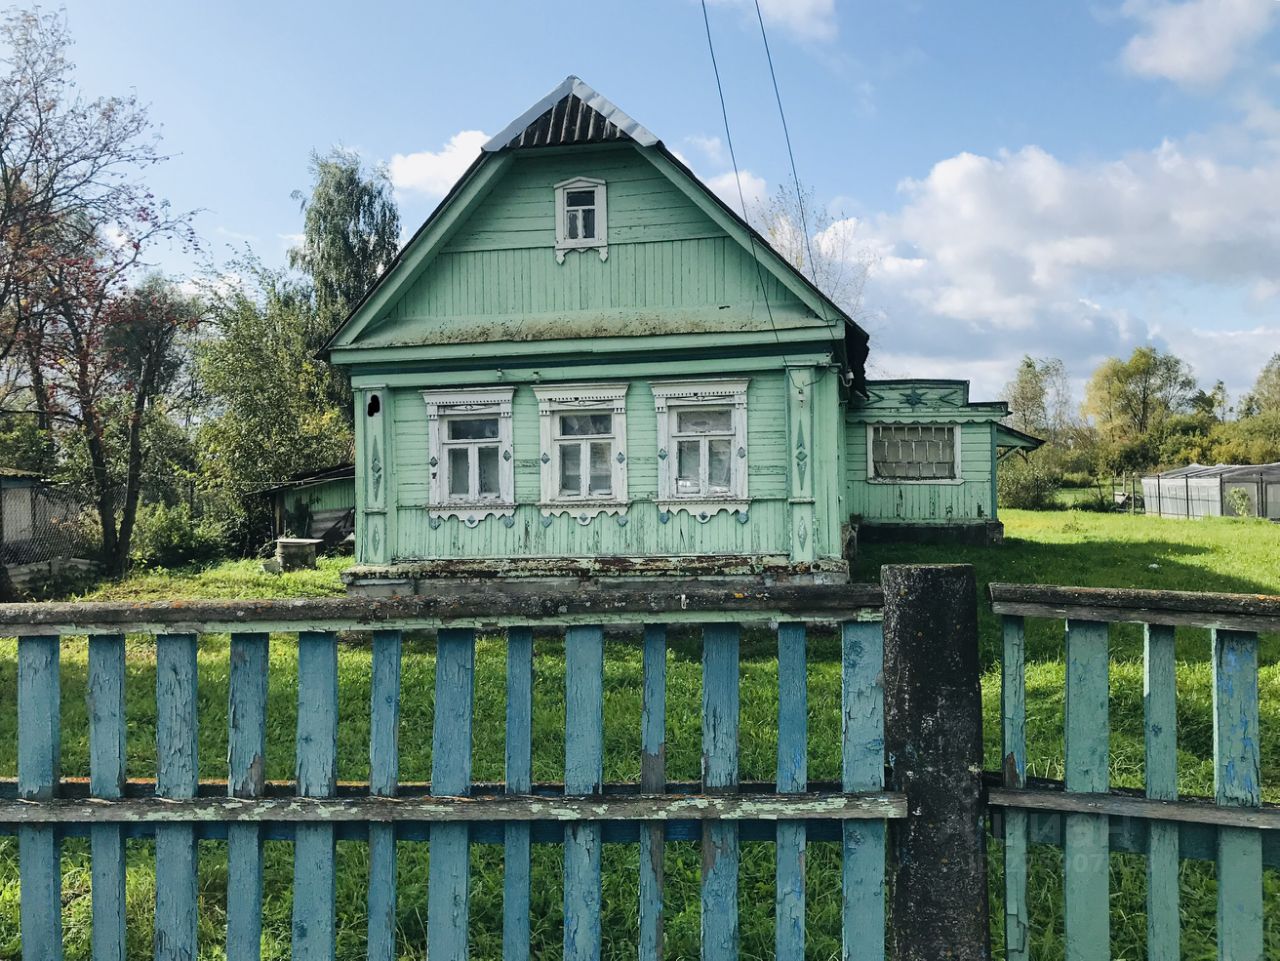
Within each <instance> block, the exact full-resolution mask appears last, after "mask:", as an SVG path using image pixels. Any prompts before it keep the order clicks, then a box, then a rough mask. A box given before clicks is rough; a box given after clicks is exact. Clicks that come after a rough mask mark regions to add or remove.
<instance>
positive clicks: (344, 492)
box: [261, 464, 356, 548]
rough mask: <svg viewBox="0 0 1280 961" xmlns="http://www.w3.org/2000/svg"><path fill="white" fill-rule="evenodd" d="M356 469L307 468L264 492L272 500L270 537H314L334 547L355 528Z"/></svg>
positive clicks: (341, 465)
mask: <svg viewBox="0 0 1280 961" xmlns="http://www.w3.org/2000/svg"><path fill="white" fill-rule="evenodd" d="M355 475H356V468H355V465H354V464H339V465H337V466H335V467H324V468H320V469H318V470H313V471H307V472H305V473H302V474H298V475H296V476H295V477H291V478H290V479H289V480H287V481H285V482H283V483H281V484H276V485H274V486H272V487H268V488H266V489H265V490H263V491H261V493H262V494H263V495H264V496H265V497H267V498H268V499H269V500H270V502H271V528H272V529H271V536H272V537H275V538H281V537H314V538H318V539H320V540H323V541H324V542H325V546H326V547H328V548H333V547H336V546H338V545H339V544H341V543H342V542H343V541H345V540H346V539H347V538H348V537H349V536H351V534H352V533H353V532H354V531H355V513H356V482H355Z"/></svg>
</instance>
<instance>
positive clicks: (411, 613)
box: [0, 584, 906, 961]
mask: <svg viewBox="0 0 1280 961" xmlns="http://www.w3.org/2000/svg"><path fill="white" fill-rule="evenodd" d="M880 603H881V601H880V595H879V591H878V589H877V588H873V587H852V588H851V587H847V586H846V587H839V588H834V587H831V588H828V587H808V588H802V587H792V588H773V589H760V590H758V591H753V592H741V591H739V592H731V591H725V590H718V589H714V588H707V587H700V586H697V585H694V584H690V585H689V586H687V587H683V588H676V589H674V590H673V589H671V588H670V587H668V588H665V589H663V591H662V592H661V593H655V592H654V591H652V590H649V591H640V590H630V591H629V590H626V589H614V590H609V591H596V592H587V591H578V592H573V593H566V594H564V595H563V596H560V595H557V596H554V597H548V596H547V595H545V594H544V595H538V596H537V597H536V598H532V597H530V596H527V595H519V594H511V595H502V594H495V593H493V592H489V593H475V594H465V593H464V594H442V595H440V596H437V597H432V598H416V599H403V600H401V599H395V600H388V601H377V600H368V599H337V600H309V601H282V602H185V603H173V604H164V603H157V604H145V605H135V604H115V603H104V604H76V605H39V606H23V605H11V606H3V607H0V633H4V634H8V635H10V636H15V635H16V636H18V638H19V640H18V704H17V710H18V716H19V745H18V748H19V768H18V779H17V784H16V797H15V796H14V795H13V794H12V793H11V794H9V795H8V796H7V798H6V799H0V825H4V829H7V830H9V831H10V832H14V831H16V833H17V835H18V839H19V859H20V871H21V924H22V952H23V957H24V958H25V959H29V961H37V959H39V961H50V959H58V958H60V957H61V956H62V898H61V877H60V845H61V839H62V838H63V837H65V836H69V835H82V834H85V833H88V834H89V836H90V838H91V856H92V915H93V921H92V923H93V929H92V948H93V957H94V958H95V959H98V961H108V959H110V961H115V959H123V958H124V957H125V934H126V924H125V922H126V914H125V901H124V895H125V859H124V844H125V840H126V838H129V837H139V836H142V837H146V836H154V838H155V857H156V862H155V870H156V914H155V939H154V946H155V948H154V952H155V957H156V958H158V959H189V958H194V957H196V956H197V954H198V953H199V949H200V946H199V945H198V944H197V938H196V934H197V910H198V892H197V866H198V865H197V852H198V841H200V840H205V839H210V838H214V839H218V840H223V839H225V844H226V847H227V857H228V872H229V883H228V886H227V931H226V956H227V958H229V959H231V961H242V959H257V958H259V956H260V946H261V939H262V899H263V887H262V877H263V847H262V842H263V839H264V838H265V837H273V838H278V837H283V838H287V839H291V840H292V842H293V847H294V887H293V934H292V952H293V957H294V958H296V959H326V961H327V959H331V958H333V957H334V956H335V932H336V929H337V922H338V919H337V917H336V910H337V909H336V906H335V884H336V879H335V847H334V845H335V839H336V838H337V837H343V838H355V839H360V840H366V841H367V843H368V846H369V881H368V947H367V951H368V956H369V957H370V958H374V959H391V958H393V957H394V956H395V954H396V950H397V946H396V941H395V939H396V917H397V911H398V906H397V890H396V848H397V845H398V844H405V843H415V842H416V840H417V839H427V843H429V845H430V858H429V865H430V866H429V877H428V889H427V891H428V893H427V905H426V908H427V918H428V920H427V932H428V945H427V947H428V953H429V955H430V956H431V958H432V959H433V961H461V959H464V958H466V957H467V954H468V935H467V931H468V923H469V891H470V889H471V878H470V874H469V872H470V846H471V845H472V844H475V843H488V842H494V843H500V844H501V845H502V847H503V852H504V875H503V878H504V880H503V885H504V886H503V931H502V943H503V957H504V958H505V959H508V961H525V959H527V958H528V957H529V953H530V912H529V908H530V884H531V875H530V846H531V843H533V842H535V841H556V842H558V843H562V844H563V845H564V880H563V884H564V891H563V898H564V901H563V906H564V956H565V958H566V959H573V961H576V959H582V961H586V959H595V958H599V957H600V954H601V920H600V919H601V908H602V905H601V846H602V844H603V842H604V841H605V840H609V841H623V842H630V843H637V844H638V845H639V847H640V858H639V862H640V877H639V905H638V911H639V954H640V957H641V958H642V959H648V961H656V959H658V958H660V957H662V955H663V887H664V884H663V882H664V878H663V852H664V849H665V846H666V842H667V841H669V840H671V839H673V838H677V837H681V838H690V837H695V838H696V837H700V838H701V844H702V849H703V874H702V884H701V902H702V932H701V933H702V956H703V957H704V958H706V959H709V961H717V959H724V961H728V959H736V958H737V956H738V872H739V852H740V844H741V839H742V837H743V836H744V833H743V832H748V831H749V832H751V833H750V836H751V837H753V838H767V839H772V840H774V841H775V842H776V845H777V894H776V903H775V905H774V911H775V913H776V919H777V939H776V949H777V956H778V957H779V958H782V959H793V961H799V959H802V958H803V957H804V953H805V918H806V907H805V885H804V850H805V845H806V841H807V840H810V839H814V838H818V837H821V838H824V839H827V838H831V839H836V840H839V841H840V842H841V844H842V849H843V872H842V883H843V895H844V896H843V908H842V924H843V943H844V949H843V957H844V958H845V959H848V961H858V959H866V961H873V959H883V957H884V945H885V906H884V905H885V896H884V879H885V825H886V820H887V819H891V818H897V817H902V816H904V814H905V812H906V802H905V799H904V798H903V797H902V796H901V795H896V794H892V793H888V792H886V791H885V790H884V770H885V769H884V741H883V736H884V729H883V725H884V713H883V691H882V677H881V674H882V666H883V634H882V630H881V623H880V620H879V617H880ZM814 622H822V623H824V624H830V623H834V624H836V625H838V630H839V632H840V636H841V646H842V671H843V674H842V678H843V685H842V696H841V708H840V710H841V730H842V735H841V736H842V759H843V764H842V780H841V783H840V784H839V785H838V786H836V785H833V786H831V787H830V788H829V789H828V790H825V791H813V790H811V789H810V784H809V781H808V776H807V770H806V756H807V750H808V737H809V735H808V717H809V705H808V700H807V685H806V680H805V679H806V669H807V664H806V636H807V635H806V624H810V623H814ZM667 624H675V625H679V626H681V627H691V626H692V627H696V628H699V629H700V630H701V634H702V672H703V694H702V704H701V714H702V731H703V738H702V740H703V755H704V760H703V772H702V782H701V784H700V785H694V786H691V787H689V786H686V787H681V786H680V785H672V784H668V783H667V781H666V772H665V769H664V758H665V729H666V723H665V719H666V711H667V705H666V698H667V685H666V676H665V674H666V664H667V628H666V627H665V626H663V625H667ZM622 625H637V626H636V628H635V630H636V634H637V638H638V640H639V641H640V643H642V644H643V711H642V718H641V752H642V756H641V759H640V760H641V764H640V768H641V781H640V783H639V784H638V785H624V786H618V785H608V786H606V785H604V784H603V783H602V778H603V769H604V714H603V711H604V698H603V677H604V652H605V646H604V630H605V628H606V627H608V628H610V629H612V628H614V627H618V626H622ZM770 626H772V627H775V628H776V633H777V644H778V671H779V692H780V697H779V714H778V771H777V781H776V784H775V785H770V786H768V787H767V788H762V787H759V786H756V787H751V786H744V785H742V784H740V779H739V765H738V756H739V744H740V739H741V732H740V730H739V686H738V678H739V641H740V636H741V632H742V631H743V629H744V628H754V629H766V628H767V627H770ZM423 629H429V630H433V631H435V632H436V646H437V655H436V673H435V701H434V709H435V720H434V728H433V742H432V755H431V758H432V771H431V783H430V785H429V787H424V786H413V787H412V789H406V788H405V787H404V786H402V785H400V784H399V783H398V778H399V773H398V767H399V755H400V752H399V741H398V738H399V731H400V727H401V719H400V710H401V702H402V697H403V696H404V694H405V692H404V691H403V690H402V685H401V653H402V638H403V633H404V632H405V631H409V630H415V631H416V630H423ZM477 630H481V631H484V632H496V631H504V632H505V636H506V648H507V676H506V687H507V692H506V694H507V696H506V782H505V785H503V786H501V788H499V789H494V788H492V787H491V786H486V787H484V788H482V789H478V788H477V787H476V786H475V785H474V784H473V778H472V768H471V764H472V752H471V744H472V736H471V735H472V726H473V724H474V723H476V711H475V700H474V686H475V643H476V635H477ZM344 631H357V632H365V634H364V636H365V637H366V638H368V640H367V643H371V645H372V680H371V689H372V700H371V714H370V721H371V727H370V730H371V736H370V743H369V760H370V772H371V773H370V780H369V783H368V784H367V785H362V786H360V787H359V788H358V789H353V788H351V787H350V786H349V785H346V784H344V785H342V790H339V784H338V781H337V776H336V772H337V735H338V725H339V723H340V722H341V718H340V717H339V711H338V644H339V637H338V635H339V632H344ZM535 631H536V632H538V634H539V635H541V634H542V633H544V632H551V631H555V632H561V631H562V632H563V641H564V658H565V669H566V674H565V703H566V708H565V730H564V739H565V741H564V743H565V769H564V781H563V784H562V785H557V786H552V787H548V786H546V785H535V784H534V782H533V779H532V760H531V759H532V743H531V730H532V727H533V700H532V690H533V687H532V683H533V653H534V645H535V636H534V635H535ZM126 633H128V634H130V635H137V634H143V635H147V636H152V637H154V644H155V661H156V716H157V729H156V751H157V776H156V779H155V781H154V782H153V783H146V784H139V783H138V782H127V781H126V777H125V775H126V771H125V763H124V759H125V756H126V755H125V748H126V743H125V736H126V712H125V699H124V689H125V677H126V674H125V672H126V662H125V643H124V636H125V634H126ZM211 633H230V634H231V643H230V684H229V731H228V744H229V749H228V763H227V769H226V780H225V782H222V783H218V784H216V785H212V786H211V785H210V783H209V782H207V781H206V782H202V781H201V780H200V779H199V775H200V774H201V773H205V774H208V773H209V772H200V771H199V770H198V767H197V730H198V723H199V718H198V716H197V704H198V698H197V652H198V648H199V644H200V637H201V635H203V634H211ZM281 634H285V635H296V644H297V650H298V658H297V687H298V714H297V734H296V784H295V785H294V786H293V788H294V790H292V791H287V792H284V793H281V792H279V791H274V792H273V791H272V790H271V785H268V784H267V783H266V781H265V780H264V769H263V768H264V756H265V751H266V730H267V711H266V706H267V679H268V650H269V645H270V644H271V643H273V642H277V643H278V642H279V636H280V635H281ZM83 635H88V637H89V641H88V645H89V667H88V670H89V678H88V683H89V695H88V696H89V718H90V732H89V738H90V779H89V783H88V786H87V787H88V790H87V793H86V792H85V791H84V790H83V788H82V787H81V788H76V789H73V788H75V786H74V785H71V784H62V783H60V778H59V755H60V749H59V729H60V702H59V690H60V683H59V654H60V647H61V644H62V638H65V637H67V636H83Z"/></svg>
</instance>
